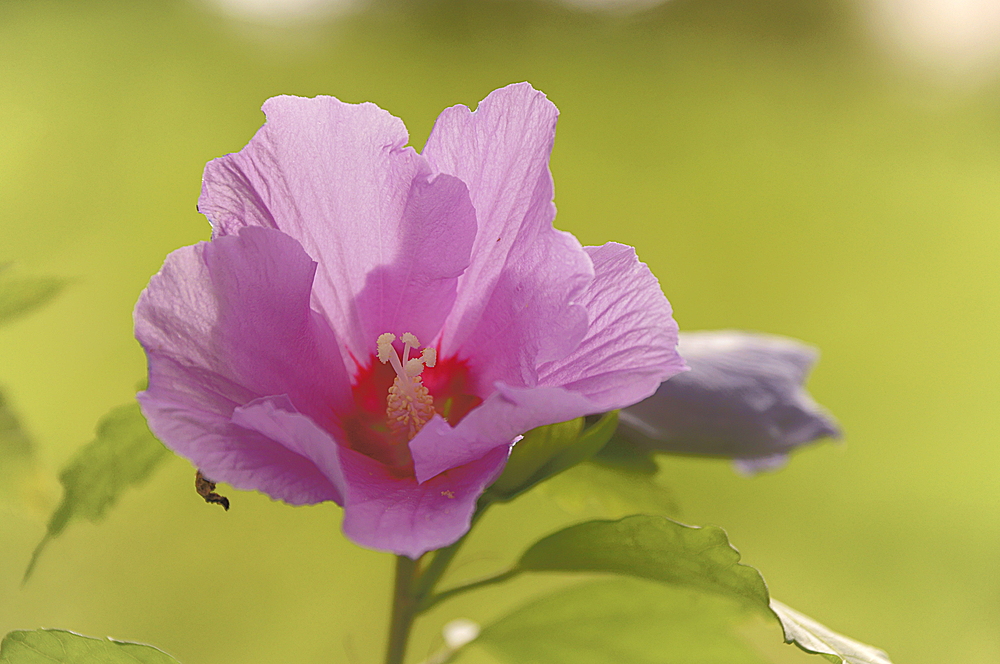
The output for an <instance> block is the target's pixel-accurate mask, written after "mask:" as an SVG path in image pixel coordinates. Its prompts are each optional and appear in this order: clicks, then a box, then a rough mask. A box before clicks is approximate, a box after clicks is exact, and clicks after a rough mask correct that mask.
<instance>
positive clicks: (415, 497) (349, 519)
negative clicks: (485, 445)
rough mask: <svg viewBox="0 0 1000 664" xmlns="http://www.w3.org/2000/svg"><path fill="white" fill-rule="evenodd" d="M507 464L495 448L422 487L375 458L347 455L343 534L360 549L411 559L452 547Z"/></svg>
mask: <svg viewBox="0 0 1000 664" xmlns="http://www.w3.org/2000/svg"><path fill="white" fill-rule="evenodd" d="M506 461H507V450H506V449H494V450H493V451H491V452H489V453H487V454H485V455H482V456H480V457H479V458H477V459H476V460H475V461H473V462H472V463H469V464H467V465H464V466H459V467H453V468H450V469H449V470H448V471H447V472H444V473H442V474H440V475H438V476H437V477H434V478H433V479H431V480H429V481H427V482H424V483H423V484H418V483H417V481H416V479H414V478H412V477H409V478H400V477H395V476H393V475H391V474H389V473H387V472H386V469H385V467H384V466H382V465H381V464H379V463H377V462H375V461H373V460H372V459H369V458H368V457H366V456H363V455H360V454H357V453H356V452H353V451H351V450H346V451H345V454H344V466H345V470H346V472H347V476H348V481H349V483H350V489H349V493H348V497H347V502H346V504H345V505H344V523H343V529H344V534H345V535H347V536H348V537H350V538H351V539H352V540H354V541H355V542H357V543H358V544H360V545H362V546H367V547H371V548H373V549H379V550H381V551H392V552H394V553H397V554H401V555H404V556H409V557H410V558H419V557H420V556H421V555H423V554H424V553H426V552H427V551H431V550H433V549H439V548H441V547H443V546H447V545H449V544H452V543H453V542H455V540H457V539H458V538H460V537H461V536H462V535H464V534H465V532H466V531H467V530H468V529H469V522H470V520H471V519H472V513H473V512H474V511H475V508H476V501H477V500H478V499H479V496H481V495H482V493H483V491H484V490H485V489H486V487H487V486H489V485H490V484H492V483H493V480H495V479H496V478H497V476H498V475H499V474H500V471H501V470H503V466H504V463H505V462H506Z"/></svg>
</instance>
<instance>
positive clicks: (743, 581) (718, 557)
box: [516, 515, 768, 612]
mask: <svg viewBox="0 0 1000 664" xmlns="http://www.w3.org/2000/svg"><path fill="white" fill-rule="evenodd" d="M739 560H740V554H739V552H738V551H737V550H736V549H734V548H733V547H732V545H730V544H729V538H728V537H726V533H725V531H723V530H722V529H721V528H718V527H715V526H708V527H705V528H697V527H694V526H686V525H684V524H681V523H677V522H676V521H672V520H670V519H667V518H665V517H660V516H645V515H638V516H630V517H626V518H624V519H620V520H618V521H588V522H586V523H581V524H577V525H575V526H570V527H569V528H566V529H564V530H560V531H559V532H557V533H553V534H552V535H549V536H548V537H545V538H543V539H541V540H539V541H538V542H536V543H535V544H533V545H532V546H531V547H530V548H529V549H528V550H527V551H525V553H524V555H522V556H521V559H520V561H518V563H517V567H516V569H517V570H519V571H535V572H551V571H561V572H611V573H614V574H622V575H625V576H634V577H639V578H643V579H649V580H651V581H659V582H660V583H666V584H671V585H676V586H683V587H688V588H692V589H696V590H701V591H705V592H710V593H714V594H717V595H719V596H722V597H728V598H731V599H733V600H735V601H738V602H740V603H741V604H743V605H745V606H747V607H749V608H753V609H757V610H759V611H763V612H768V594H767V586H765V585H764V579H763V578H762V577H761V575H760V573H759V572H758V571H757V570H756V569H754V568H753V567H750V566H748V565H741V564H740V562H739Z"/></svg>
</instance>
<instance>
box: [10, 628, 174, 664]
mask: <svg viewBox="0 0 1000 664" xmlns="http://www.w3.org/2000/svg"><path fill="white" fill-rule="evenodd" d="M54 663H55V664H178V662H177V660H176V659H174V658H173V657H171V656H170V655H168V654H167V653H165V652H163V651H162V650H159V649H158V648H154V647H153V646H147V645H143V644H141V643H130V642H128V641H115V640H114V639H95V638H93V637H90V636H82V635H80V634H75V633H73V632H67V631H66V630H62V629H38V630H34V631H27V630H17V631H14V632H10V633H9V634H7V636H5V637H4V639H3V642H2V643H0V664H54Z"/></svg>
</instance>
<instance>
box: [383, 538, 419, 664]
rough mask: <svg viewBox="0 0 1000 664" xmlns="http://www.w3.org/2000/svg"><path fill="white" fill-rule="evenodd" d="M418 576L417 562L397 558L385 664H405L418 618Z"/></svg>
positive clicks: (401, 557) (402, 557)
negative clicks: (411, 631) (416, 591)
mask: <svg viewBox="0 0 1000 664" xmlns="http://www.w3.org/2000/svg"><path fill="white" fill-rule="evenodd" d="M416 575H417V561H415V560H412V559H410V558H407V557H406V556H396V585H395V589H394V590H393V593H392V618H391V619H390V621H389V645H388V648H387V649H386V653H385V664H403V659H404V658H405V657H406V642H407V641H408V640H409V638H410V629H411V628H412V627H413V619H414V618H416V617H417V601H416V597H414V595H413V582H414V579H415V578H416Z"/></svg>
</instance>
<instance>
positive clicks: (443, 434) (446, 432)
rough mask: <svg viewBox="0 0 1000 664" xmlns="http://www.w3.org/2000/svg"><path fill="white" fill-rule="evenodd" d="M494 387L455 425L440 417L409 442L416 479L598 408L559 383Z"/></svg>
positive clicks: (463, 462) (439, 471) (597, 410)
mask: <svg viewBox="0 0 1000 664" xmlns="http://www.w3.org/2000/svg"><path fill="white" fill-rule="evenodd" d="M495 390H496V391H495V392H494V393H493V394H491V395H490V396H489V397H488V398H487V399H486V401H484V402H483V403H482V404H480V405H479V406H478V407H477V408H475V409H474V410H473V411H472V412H470V413H469V414H468V415H466V416H465V418H463V419H462V421H461V422H459V423H458V426H456V427H451V426H450V425H449V424H448V423H447V422H445V421H444V420H443V419H441V418H440V417H435V418H434V419H432V420H431V421H430V422H428V423H427V424H425V425H424V428H423V429H421V430H420V433H418V434H417V435H416V436H415V437H414V438H413V440H411V441H410V453H411V454H412V455H413V466H414V472H415V473H416V476H417V480H418V481H420V482H426V481H427V480H429V479H430V478H432V477H434V476H436V475H437V474H439V473H442V472H444V471H446V470H448V469H449V468H455V467H456V466H461V465H463V464H467V463H471V462H472V461H474V460H476V459H478V458H480V457H481V456H483V455H484V454H488V453H492V451H493V450H496V449H504V450H506V449H509V448H510V446H511V445H512V444H513V442H514V438H515V437H516V436H518V435H519V434H522V433H524V432H526V431H528V430H530V429H534V428H535V427H540V426H544V425H546V424H555V423H556V422H565V421H566V420H571V419H573V418H575V417H581V416H583V415H590V414H592V413H596V412H599V410H600V408H598V407H597V405H596V404H594V403H593V402H592V401H590V400H589V399H587V398H586V397H584V396H582V395H580V394H576V393H574V392H570V391H568V390H564V389H562V388H559V387H511V386H509V385H504V384H503V383H497V384H496V385H495Z"/></svg>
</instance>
